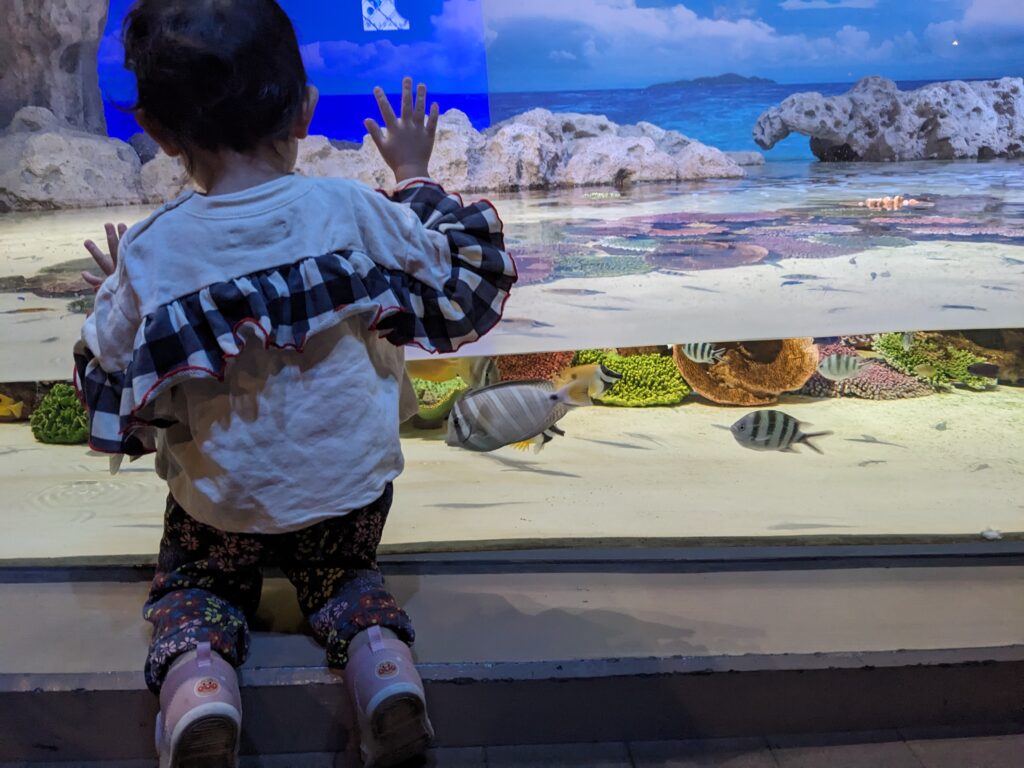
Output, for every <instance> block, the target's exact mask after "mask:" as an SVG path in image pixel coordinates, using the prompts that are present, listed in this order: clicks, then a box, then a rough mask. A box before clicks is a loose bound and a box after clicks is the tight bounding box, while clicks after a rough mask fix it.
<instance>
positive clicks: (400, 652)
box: [345, 627, 434, 768]
mask: <svg viewBox="0 0 1024 768" xmlns="http://www.w3.org/2000/svg"><path fill="white" fill-rule="evenodd" d="M365 631H366V633H367V637H368V638H369V642H368V643H366V644H365V645H362V646H360V647H358V648H356V649H355V650H354V651H352V653H351V654H350V655H349V661H348V666H346V667H345V682H346V685H347V686H348V690H349V694H350V695H351V698H352V702H353V705H354V708H355V712H356V717H357V719H358V721H359V739H360V751H361V752H362V756H363V764H364V766H366V768H384V767H385V766H392V765H397V764H398V763H401V762H403V761H405V760H408V759H409V758H411V757H415V756H417V755H420V754H422V753H423V752H425V751H426V749H427V747H428V746H430V741H431V739H433V738H434V729H433V728H432V727H431V725H430V720H429V719H428V718H427V704H426V697H425V696H424V693H423V681H422V680H421V679H420V675H419V673H418V672H417V671H416V665H415V664H414V663H413V660H412V654H411V653H409V646H407V645H406V644H405V643H403V642H402V641H401V640H397V639H391V638H385V637H384V635H383V634H382V633H381V630H380V628H379V627H370V628H369V629H367V630H365Z"/></svg>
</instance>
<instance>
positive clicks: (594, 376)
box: [552, 363, 622, 399]
mask: <svg viewBox="0 0 1024 768" xmlns="http://www.w3.org/2000/svg"><path fill="white" fill-rule="evenodd" d="M621 378H622V374H621V373H616V372H615V371H613V370H612V369H611V368H606V367H605V366H604V365H601V364H599V363H592V364H590V365H574V366H573V367H572V368H566V369H565V370H564V371H562V372H561V373H560V374H558V375H557V376H555V378H554V379H552V382H553V383H554V385H555V389H561V388H562V387H564V386H566V385H568V384H572V383H573V382H576V381H586V382H587V394H588V395H590V397H591V398H592V399H593V398H597V397H600V396H601V395H603V394H604V393H605V392H607V391H608V390H609V389H611V388H612V387H613V386H615V384H616V382H618V381H619V379H621Z"/></svg>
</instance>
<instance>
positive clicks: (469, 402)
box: [444, 366, 622, 451]
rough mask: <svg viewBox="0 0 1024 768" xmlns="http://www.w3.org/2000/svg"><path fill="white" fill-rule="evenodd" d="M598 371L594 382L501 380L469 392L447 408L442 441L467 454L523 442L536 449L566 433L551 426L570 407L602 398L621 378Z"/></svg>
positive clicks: (612, 372)
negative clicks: (445, 425) (446, 421)
mask: <svg viewBox="0 0 1024 768" xmlns="http://www.w3.org/2000/svg"><path fill="white" fill-rule="evenodd" d="M601 369H602V370H601V376H599V377H596V379H595V377H580V378H578V379H575V380H573V381H571V382H569V383H567V384H565V385H564V386H562V387H557V386H556V385H555V384H552V383H551V382H550V381H506V382H502V383H501V384H493V385H491V386H489V387H484V388H482V389H473V390H470V391H469V392H466V393H465V394H464V395H463V396H462V397H460V398H459V399H458V400H457V401H456V403H455V405H454V407H452V412H451V414H449V416H448V432H447V434H446V435H445V438H444V441H445V443H447V444H448V445H452V446H456V447H461V448H465V449H467V450H470V451H494V450H497V449H498V448H501V447H503V446H506V445H517V444H523V443H526V444H527V445H528V446H530V447H533V449H534V450H540V448H541V447H542V446H543V445H544V444H545V443H547V442H548V441H550V440H551V439H552V438H553V437H554V436H555V435H562V434H565V433H564V432H562V431H561V430H560V429H558V427H556V426H555V424H556V423H557V422H558V420H559V419H561V418H562V417H563V416H565V414H567V413H568V412H569V411H570V410H572V409H573V408H574V407H577V406H584V405H592V404H593V401H592V400H591V393H593V394H595V395H599V394H603V393H604V391H605V390H606V389H607V388H609V387H611V386H612V385H613V384H614V383H615V382H616V381H618V380H619V379H620V378H622V377H621V376H620V375H619V374H617V373H615V372H614V371H609V370H607V369H605V368H604V366H601ZM595 381H596V382H600V384H599V385H598V386H597V388H596V389H597V391H595V390H594V389H591V388H592V386H594V384H595ZM588 390H590V392H588ZM524 447H525V446H524Z"/></svg>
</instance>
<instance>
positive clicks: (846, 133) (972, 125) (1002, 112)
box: [754, 77, 1024, 161]
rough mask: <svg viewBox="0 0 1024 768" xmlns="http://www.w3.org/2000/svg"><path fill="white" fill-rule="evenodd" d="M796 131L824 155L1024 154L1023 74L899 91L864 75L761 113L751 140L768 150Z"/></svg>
mask: <svg viewBox="0 0 1024 768" xmlns="http://www.w3.org/2000/svg"><path fill="white" fill-rule="evenodd" d="M793 132H796V133H802V134H804V135H805V136H810V137H811V150H812V151H813V152H814V154H815V155H816V156H817V157H818V158H819V159H822V160H865V161H889V160H931V159H939V160H948V159H954V158H975V157H980V158H988V157H1017V156H1024V79H1022V78H1019V77H1004V78H1003V79H1001V80H986V81H978V82H971V83H965V82H961V81H959V80H954V81H950V82H944V83H933V84H932V85H927V86H924V87H923V88H918V89H917V90H914V91H901V90H899V89H898V88H897V87H896V84H895V83H894V82H893V81H891V80H887V79H885V78H882V77H867V78H864V79H863V80H861V81H860V82H858V83H857V84H856V85H855V86H854V87H853V88H852V89H851V90H850V91H849V92H847V93H846V94H843V95H841V96H832V97H828V98H826V97H824V96H822V95H821V94H820V93H797V94H794V95H792V96H790V97H789V98H787V99H785V100H784V101H783V102H782V103H781V104H780V105H779V106H777V107H772V108H771V109H769V110H768V111H767V112H765V113H764V114H762V115H761V117H760V118H759V119H758V121H757V124H756V125H755V126H754V140H755V141H756V142H757V143H758V145H760V146H761V147H763V148H764V149H771V148H772V147H773V146H775V145H776V144H777V143H778V142H779V141H781V140H782V139H784V138H786V137H787V136H788V135H789V134H790V133H793Z"/></svg>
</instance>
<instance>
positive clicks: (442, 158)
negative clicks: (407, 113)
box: [363, 109, 497, 191]
mask: <svg viewBox="0 0 1024 768" xmlns="http://www.w3.org/2000/svg"><path fill="white" fill-rule="evenodd" d="M367 145H368V146H367ZM484 147H485V141H484V137H483V136H482V135H481V134H480V132H479V131H477V130H476V128H474V127H473V124H472V123H471V122H470V121H469V117H468V116H467V115H466V114H465V113H464V112H461V111H460V110H457V109H450V110H448V111H447V112H445V113H444V114H443V115H441V117H440V119H439V120H438V122H437V137H436V139H435V141H434V154H433V155H432V156H431V158H430V173H431V175H432V176H433V177H434V178H435V179H437V181H438V182H439V183H440V184H441V185H443V186H445V187H447V188H449V189H451V190H453V191H458V190H467V191H469V190H471V189H472V188H473V187H474V184H473V183H472V182H471V181H470V177H471V176H472V174H473V171H474V169H475V168H476V167H478V166H479V161H480V155H481V154H482V153H483V151H484ZM363 150H364V151H368V152H371V153H373V154H374V155H378V152H377V150H376V148H375V147H374V146H373V144H372V142H370V140H369V138H367V140H366V143H365V144H364V146H363ZM388 175H389V176H390V171H389V172H388ZM495 189H497V187H495Z"/></svg>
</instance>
